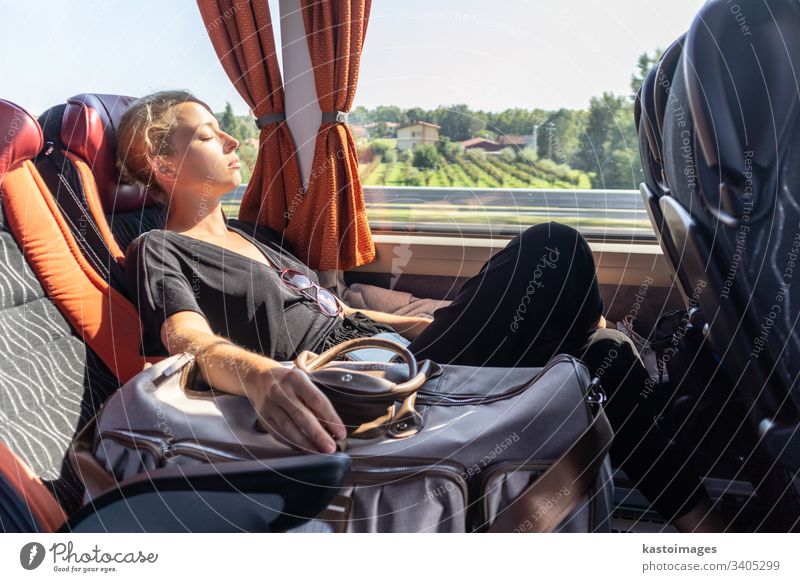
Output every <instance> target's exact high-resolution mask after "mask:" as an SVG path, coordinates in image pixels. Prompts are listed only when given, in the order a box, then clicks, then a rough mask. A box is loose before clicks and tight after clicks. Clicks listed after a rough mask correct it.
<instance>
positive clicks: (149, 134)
mask: <svg viewBox="0 0 800 582" xmlns="http://www.w3.org/2000/svg"><path fill="white" fill-rule="evenodd" d="M190 102H191V103H198V104H200V105H202V106H203V107H205V108H206V109H208V111H209V112H210V113H212V114H213V112H212V111H211V108H210V107H209V106H208V105H207V104H206V103H205V102H203V101H201V100H200V99H198V98H197V97H195V96H194V95H192V94H191V93H189V92H187V91H159V92H157V93H152V94H150V95H147V96H145V97H142V98H140V99H137V100H136V101H134V102H133V103H131V105H130V107H128V109H127V111H125V113H124V114H123V115H122V119H121V120H120V123H119V127H118V128H117V170H118V171H119V176H120V182H122V183H123V184H135V183H139V184H141V185H142V186H144V187H145V188H146V189H147V190H148V191H149V192H150V195H151V196H152V197H153V198H155V200H156V201H157V202H158V203H159V204H161V205H163V206H166V205H167V203H168V202H169V195H168V194H167V192H166V191H164V189H163V188H162V187H161V186H160V185H159V183H158V182H157V181H156V179H155V175H154V172H153V167H152V164H153V161H154V160H155V158H156V157H157V156H159V155H169V154H171V153H173V150H172V144H171V143H170V141H169V138H170V135H171V133H172V129H173V126H174V124H175V117H176V111H175V107H176V106H177V105H180V104H182V103H190Z"/></svg>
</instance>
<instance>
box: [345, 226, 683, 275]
mask: <svg viewBox="0 0 800 582" xmlns="http://www.w3.org/2000/svg"><path fill="white" fill-rule="evenodd" d="M372 238H373V241H374V243H375V249H376V254H377V258H376V260H375V261H373V262H372V263H370V264H368V265H362V266H361V267H358V268H356V269H353V271H361V272H373V273H398V274H400V273H402V274H408V275H437V276H452V277H471V276H473V275H475V274H476V273H478V271H479V270H480V268H481V266H483V264H484V263H485V262H486V261H487V260H488V259H489V257H491V256H492V255H493V254H494V253H496V252H497V251H499V250H500V249H502V248H503V247H505V246H506V244H508V241H509V240H510V238H499V237H495V238H485V237H483V238H481V237H463V238H462V237H453V236H437V235H418V234H389V233H374V234H373V237H372ZM588 242H589V246H590V247H591V249H592V252H593V253H594V258H595V264H596V265H597V277H598V282H599V283H600V284H601V285H631V286H637V287H638V286H641V285H642V284H643V283H647V284H648V285H649V286H652V287H670V286H671V285H672V281H673V275H672V267H671V266H670V265H669V264H668V262H667V260H666V258H665V257H664V255H663V254H662V252H661V247H660V246H659V245H658V244H657V243H655V242H648V241H626V242H604V241H597V240H589V241H588Z"/></svg>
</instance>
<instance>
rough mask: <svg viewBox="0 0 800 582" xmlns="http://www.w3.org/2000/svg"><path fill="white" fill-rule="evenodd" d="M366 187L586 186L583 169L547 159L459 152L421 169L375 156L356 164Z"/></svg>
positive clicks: (410, 164)
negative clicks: (359, 164) (434, 165)
mask: <svg viewBox="0 0 800 582" xmlns="http://www.w3.org/2000/svg"><path fill="white" fill-rule="evenodd" d="M360 176H361V181H362V183H363V184H364V185H366V186H427V187H429V188H439V187H462V188H548V189H551V188H578V189H589V188H591V187H592V183H591V180H590V178H589V176H588V175H587V174H586V173H585V172H581V171H578V170H573V169H572V168H569V167H568V166H564V165H559V164H556V163H554V162H552V161H550V160H546V159H545V160H528V159H520V157H515V158H513V159H510V160H509V159H508V157H503V156H499V155H491V154H482V153H477V152H475V151H472V150H466V151H463V152H462V153H459V154H458V155H457V156H455V157H454V159H453V160H452V161H448V160H447V159H445V158H444V157H440V159H439V164H438V167H437V168H435V169H426V170H422V169H419V168H415V167H414V166H413V165H412V162H411V161H410V160H408V161H401V160H396V161H391V160H390V161H384V158H383V157H381V156H376V157H375V159H373V160H372V161H371V162H369V163H366V164H362V165H361V166H360Z"/></svg>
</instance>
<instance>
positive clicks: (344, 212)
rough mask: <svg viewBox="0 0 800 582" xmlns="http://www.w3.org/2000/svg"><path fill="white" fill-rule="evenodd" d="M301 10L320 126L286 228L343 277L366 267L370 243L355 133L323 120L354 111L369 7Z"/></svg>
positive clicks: (310, 0)
mask: <svg viewBox="0 0 800 582" xmlns="http://www.w3.org/2000/svg"><path fill="white" fill-rule="evenodd" d="M300 4H301V7H302V12H303V22H304V24H305V29H306V40H307V41H308V49H309V53H310V56H311V64H312V66H313V68H314V81H315V84H316V87H317V101H318V102H319V106H320V109H321V110H322V112H323V121H322V123H321V124H320V128H319V132H318V134H317V141H316V147H315V150H314V163H313V165H312V169H311V177H310V180H309V183H308V186H307V191H306V194H305V196H303V198H302V200H300V202H299V205H298V210H299V212H300V214H301V219H300V220H296V219H295V220H293V221H290V222H289V232H291V233H292V237H296V238H298V239H301V240H305V241H308V245H309V246H308V247H307V248H308V249H309V253H310V256H311V257H313V258H314V259H318V267H317V268H319V269H340V270H345V271H346V270H348V269H351V268H353V267H357V266H358V265H364V264H367V263H370V262H372V261H373V260H374V259H375V245H374V244H373V242H372V233H371V232H370V229H369V223H368V222H367V213H366V209H365V207H364V195H363V193H362V190H361V181H360V180H359V177H358V157H357V152H356V147H355V143H354V142H353V135H352V133H351V132H350V128H349V126H348V125H347V124H346V123H341V122H335V121H326V119H325V118H326V114H327V115H329V116H331V115H333V114H335V112H337V111H342V112H347V111H350V108H351V107H352V104H353V98H354V96H355V90H356V86H357V84H358V69H359V65H360V61H361V49H362V47H363V45H364V36H365V35H366V32H367V22H368V21H369V12H370V7H371V4H372V2H371V0H334V1H320V0H301V3H300Z"/></svg>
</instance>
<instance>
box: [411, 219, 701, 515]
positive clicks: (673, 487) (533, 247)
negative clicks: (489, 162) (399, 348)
mask: <svg viewBox="0 0 800 582" xmlns="http://www.w3.org/2000/svg"><path fill="white" fill-rule="evenodd" d="M603 309H604V305H603V300H602V297H601V296H600V290H599V288H598V284H597V275H596V271H595V264H594V257H593V256H592V252H591V249H590V248H589V245H588V244H587V242H586V240H585V239H584V238H583V237H582V236H581V235H580V233H578V231H576V230H575V229H574V228H572V227H570V226H567V225H564V224H559V223H557V222H549V223H546V224H537V225H535V226H531V227H529V228H528V229H527V230H525V231H524V232H522V233H520V234H519V235H517V236H516V237H514V239H512V240H511V241H510V242H509V244H508V245H507V246H506V247H505V248H504V249H503V250H501V251H499V252H498V253H496V254H495V255H494V256H492V257H491V258H490V259H489V260H488V261H487V262H486V263H485V264H484V265H483V267H482V268H481V270H480V272H479V273H478V274H477V275H475V276H473V277H471V278H470V279H468V280H467V281H466V282H465V283H464V285H463V286H462V287H461V289H460V290H459V292H458V294H457V296H456V297H455V299H454V300H453V302H452V303H451V304H450V305H448V306H446V307H443V308H440V309H437V310H436V311H435V313H434V319H433V321H432V322H431V323H430V324H429V325H428V327H427V328H426V329H425V330H424V331H423V332H422V333H421V334H420V335H419V336H418V337H416V338H415V339H414V340H413V341H412V342H411V344H410V345H409V349H410V350H411V351H412V352H413V353H414V354H415V355H416V357H417V358H419V359H425V358H429V359H431V360H433V361H435V362H439V363H452V364H462V365H470V366H502V367H512V366H544V365H545V364H546V363H547V361H548V360H549V359H550V358H551V357H553V356H554V355H556V354H558V353H567V354H571V355H573V356H575V357H577V358H580V359H581V360H582V361H583V362H584V363H585V364H586V365H587V366H588V368H589V371H590V373H591V374H592V375H593V376H598V377H600V379H601V381H602V385H603V388H604V390H605V392H606V394H607V395H608V400H607V402H606V408H605V410H606V414H607V416H608V419H609V421H610V423H611V425H612V427H613V428H614V433H615V437H614V442H613V444H612V446H611V451H610V455H611V460H612V463H613V464H614V466H616V467H621V468H622V469H623V470H624V471H625V473H626V474H627V475H628V477H629V478H630V479H631V480H632V481H633V483H634V484H635V485H636V487H637V489H639V491H641V492H642V494H643V495H644V496H645V497H647V499H648V500H649V501H650V503H651V504H652V507H653V508H654V509H656V510H657V511H658V512H659V513H660V514H661V515H662V516H663V517H664V518H665V519H667V520H672V519H674V518H676V517H680V516H681V515H683V514H684V513H686V512H687V511H688V510H689V509H691V508H692V507H693V506H694V505H696V504H697V503H698V502H699V501H700V499H701V497H702V496H703V494H704V489H703V485H702V484H701V482H700V479H699V477H698V476H697V474H696V473H695V472H694V471H693V470H692V468H691V467H690V466H689V465H688V463H687V462H686V459H685V458H684V457H683V455H681V454H680V453H679V452H678V451H677V450H676V449H674V448H673V447H671V446H669V441H668V439H667V437H666V436H665V435H664V434H663V433H662V432H661V431H660V429H659V428H658V427H657V426H656V425H655V424H654V418H656V417H657V416H658V411H656V410H654V406H653V404H652V399H648V398H647V395H649V394H650V393H651V392H652V390H649V389H648V387H649V385H648V382H649V379H650V378H649V374H648V372H647V369H646V368H645V367H644V364H643V363H642V360H641V358H640V357H639V354H638V352H637V350H636V347H635V346H634V344H633V342H632V341H631V340H630V338H628V337H627V336H626V335H625V334H623V333H622V332H620V331H618V330H616V329H598V328H597V327H596V324H597V321H598V320H599V318H600V315H601V314H602V313H603Z"/></svg>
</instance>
